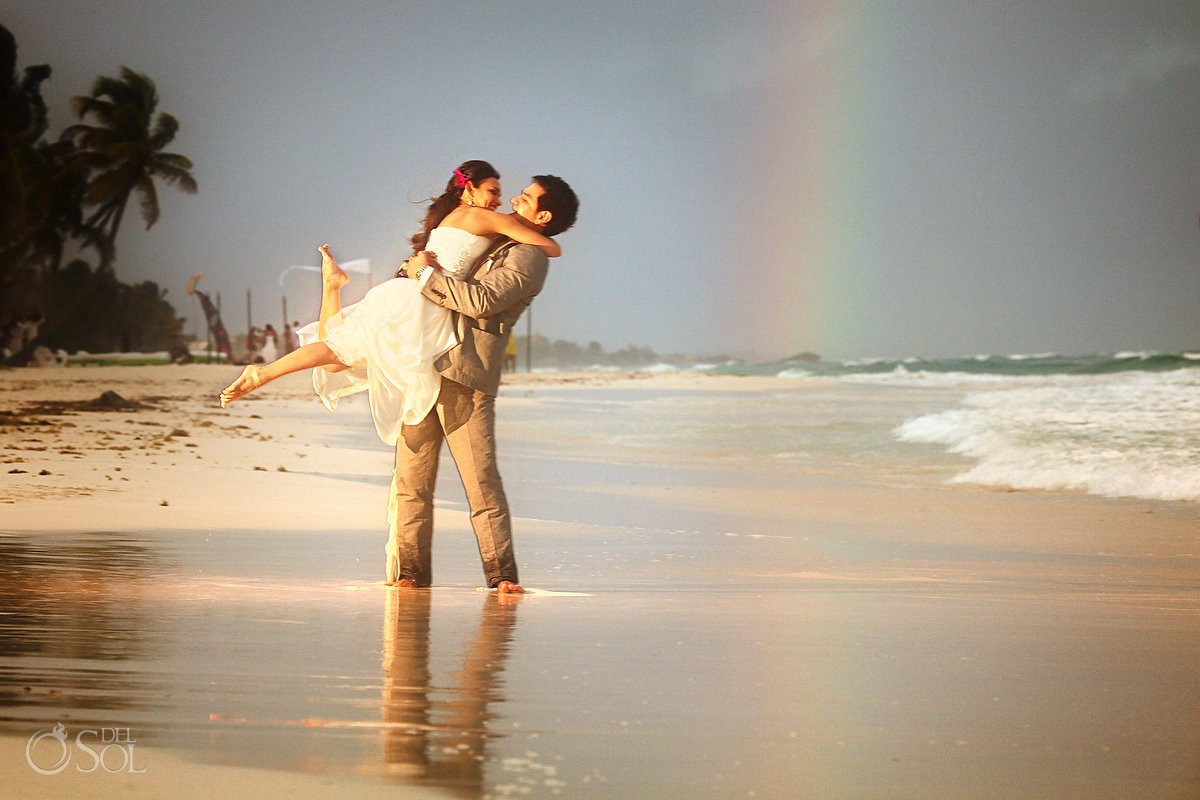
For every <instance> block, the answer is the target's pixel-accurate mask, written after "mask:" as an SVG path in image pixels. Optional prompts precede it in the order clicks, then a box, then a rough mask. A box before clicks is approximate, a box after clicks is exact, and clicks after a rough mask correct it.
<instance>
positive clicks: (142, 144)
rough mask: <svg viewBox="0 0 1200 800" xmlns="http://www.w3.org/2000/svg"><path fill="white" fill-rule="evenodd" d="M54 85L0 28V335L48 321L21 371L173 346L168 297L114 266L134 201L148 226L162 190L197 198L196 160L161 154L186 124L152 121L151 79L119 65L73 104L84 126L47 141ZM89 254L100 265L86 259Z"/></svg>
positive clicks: (28, 347)
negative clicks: (33, 363)
mask: <svg viewBox="0 0 1200 800" xmlns="http://www.w3.org/2000/svg"><path fill="white" fill-rule="evenodd" d="M49 77H50V67H49V66H48V65H45V64H43V65H38V66H33V67H27V68H26V69H25V70H23V71H22V72H20V73H18V69H17V47H16V40H15V39H14V38H13V36H12V34H11V33H10V32H9V31H8V30H7V29H5V28H4V27H3V26H0V84H2V86H0V92H2V97H0V208H2V209H3V213H2V214H0V325H2V326H3V329H2V330H0V333H3V334H4V335H5V339H6V340H7V338H8V336H7V334H8V333H9V324H10V323H11V322H14V321H16V320H18V319H27V318H28V317H29V316H30V315H31V314H41V315H45V320H44V322H43V323H42V324H41V326H40V329H39V332H38V336H37V338H36V339H34V340H33V341H31V342H28V343H26V344H24V346H23V348H21V349H20V351H19V352H16V353H14V354H12V355H11V356H10V357H9V362H10V363H24V362H25V361H27V360H28V358H29V356H30V354H31V353H32V351H33V349H34V347H35V346H36V345H46V346H48V347H50V348H51V349H57V348H63V349H66V350H69V351H73V350H78V349H84V350H118V349H120V350H129V349H134V350H137V349H147V350H162V349H167V348H169V347H171V346H172V345H174V344H177V343H178V341H179V339H180V334H179V330H180V327H181V325H182V321H181V320H179V319H177V318H176V316H175V311H174V309H173V308H172V307H171V306H170V304H168V303H167V302H166V301H165V299H164V295H165V291H162V290H160V289H159V287H158V286H157V285H156V284H155V283H153V282H149V281H147V282H144V283H141V284H138V285H136V286H129V285H126V284H123V283H121V282H120V281H119V280H117V278H116V275H115V272H114V269H113V266H114V263H115V261H116V239H117V234H118V232H119V231H120V229H121V223H122V221H123V219H124V215H125V210H126V207H127V206H128V204H129V202H130V200H131V199H132V198H134V197H136V199H137V205H138V210H139V212H140V214H141V217H142V219H143V220H144V221H145V223H146V227H147V228H150V227H151V226H153V225H154V223H155V222H156V221H157V220H158V218H159V213H160V208H159V201H158V191H157V185H156V184H157V182H159V181H161V182H165V183H166V184H168V185H171V186H175V187H177V188H179V189H181V190H183V191H185V192H189V193H194V192H195V191H196V181H195V178H194V177H192V174H191V168H192V162H191V161H190V160H189V159H187V158H186V157H184V156H182V155H178V154H176V153H169V152H166V151H165V149H164V148H166V146H167V145H169V144H170V143H171V141H173V140H174V138H175V135H176V133H177V132H178V130H179V123H178V121H177V120H176V119H175V118H174V117H173V116H171V115H170V114H166V113H158V114H157V115H156V114H155V112H156V110H157V107H158V94H157V91H156V89H155V86H154V82H153V81H152V80H150V78H148V77H146V76H145V75H143V74H141V73H138V72H135V71H133V70H131V69H128V68H127V67H122V68H121V74H120V76H119V77H117V78H112V77H104V76H101V77H99V78H97V79H96V81H95V83H94V84H93V85H92V89H91V93H90V94H88V95H83V96H77V97H74V98H72V101H71V107H72V111H73V112H74V114H75V116H76V117H77V118H78V119H79V120H80V121H79V123H77V124H74V125H71V126H69V127H68V128H67V129H66V130H64V131H63V132H62V135H61V136H60V137H59V138H58V139H57V140H47V139H46V134H47V132H48V130H49V127H50V124H49V114H48V111H47V108H46V104H45V101H44V100H43V99H42V95H41V87H42V84H43V83H44V82H45V81H46V80H47V79H48V78H49ZM89 252H90V253H91V254H92V255H93V257H94V259H95V264H94V265H93V264H91V263H89V262H88V261H87V260H85V259H84V256H85V255H86V254H88V253H89ZM68 255H70V256H72V257H71V258H70V259H69V260H68ZM64 262H66V263H65V265H64ZM0 344H3V345H8V344H9V342H8V341H4V342H0Z"/></svg>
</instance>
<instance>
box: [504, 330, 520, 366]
mask: <svg viewBox="0 0 1200 800" xmlns="http://www.w3.org/2000/svg"><path fill="white" fill-rule="evenodd" d="M504 371H505V372H516V371H517V337H515V336H509V337H508V344H507V345H506V346H505V348H504Z"/></svg>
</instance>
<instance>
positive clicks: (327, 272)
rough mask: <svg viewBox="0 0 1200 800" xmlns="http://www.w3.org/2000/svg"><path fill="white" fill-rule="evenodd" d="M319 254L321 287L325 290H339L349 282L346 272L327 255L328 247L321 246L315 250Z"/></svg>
mask: <svg viewBox="0 0 1200 800" xmlns="http://www.w3.org/2000/svg"><path fill="white" fill-rule="evenodd" d="M317 252H318V253H320V254H321V285H322V286H323V287H324V288H326V289H340V288H342V287H343V286H345V285H346V283H347V282H348V281H349V280H350V276H349V275H347V274H346V271H345V270H344V269H342V268H341V267H339V266H338V264H337V262H336V261H334V260H333V256H331V255H329V245H327V244H323V245H321V246H320V247H318V248H317Z"/></svg>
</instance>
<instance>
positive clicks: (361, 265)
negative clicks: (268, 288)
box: [279, 258, 371, 288]
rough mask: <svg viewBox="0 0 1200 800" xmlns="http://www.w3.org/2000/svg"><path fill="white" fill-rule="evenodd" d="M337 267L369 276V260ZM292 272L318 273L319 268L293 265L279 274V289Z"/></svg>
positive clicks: (353, 261) (350, 262) (362, 259)
mask: <svg viewBox="0 0 1200 800" xmlns="http://www.w3.org/2000/svg"><path fill="white" fill-rule="evenodd" d="M338 266H340V267H341V268H342V269H343V270H345V271H346V272H361V273H362V274H364V275H368V276H369V275H370V274H371V259H369V258H356V259H354V260H352V261H345V262H342V263H341V264H339V265H338ZM293 270H302V271H304V272H320V271H321V268H320V267H313V266H309V265H308V264H294V265H293V266H290V267H287V268H285V269H284V270H283V272H281V273H279V286H280V288H283V278H284V276H285V275H287V274H288V273H289V272H292V271H293Z"/></svg>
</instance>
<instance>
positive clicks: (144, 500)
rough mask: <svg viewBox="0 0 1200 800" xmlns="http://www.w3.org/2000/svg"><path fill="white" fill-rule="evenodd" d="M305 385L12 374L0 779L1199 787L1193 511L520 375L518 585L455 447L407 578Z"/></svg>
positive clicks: (471, 792)
mask: <svg viewBox="0 0 1200 800" xmlns="http://www.w3.org/2000/svg"><path fill="white" fill-rule="evenodd" d="M297 378H300V379H297V380H288V381H287V382H284V383H283V384H282V385H280V386H274V387H270V389H269V390H268V391H267V392H264V393H263V395H262V398H261V399H252V400H249V401H247V402H245V403H242V404H240V405H237V404H235V405H234V406H233V407H232V408H231V409H229V410H227V411H222V410H221V409H219V408H216V407H215V402H210V401H209V400H208V398H209V397H213V398H215V393H216V391H217V390H219V389H220V388H221V386H223V385H224V383H227V382H228V380H230V379H231V375H230V370H229V369H225V368H216V367H199V366H197V367H186V368H174V367H146V368H113V369H109V368H97V369H94V370H86V369H66V370H45V371H42V372H40V373H39V372H33V371H18V372H5V373H0V412H2V414H3V416H2V417H0V419H3V427H0V434H2V435H3V437H4V438H3V446H2V447H0V457H2V461H3V466H4V469H3V473H5V474H4V475H3V478H4V480H3V482H0V520H3V522H0V593H3V594H4V597H3V600H2V601H0V608H3V609H4V613H3V614H2V615H0V731H2V732H3V734H4V735H3V736H0V764H3V770H4V774H5V782H4V784H5V785H4V786H3V787H0V797H6V796H12V797H32V796H39V797H80V796H82V797H87V796H94V797H107V796H114V795H116V796H131V797H160V796H182V797H188V796H212V795H214V794H216V795H217V796H230V795H235V794H236V795H250V796H262V797H283V796H288V797H296V796H304V797H321V796H329V797H333V796H346V794H347V793H348V792H350V791H353V793H354V794H356V795H358V796H364V797H373V796H376V795H379V796H382V795H384V794H387V796H389V797H395V796H397V793H398V790H401V789H402V790H403V796H414V797H417V796H431V797H480V798H482V797H507V796H518V795H519V796H531V797H571V798H589V797H596V798H601V797H603V798H607V797H630V798H641V797H645V798H652V797H653V798H658V797H685V796H686V797H714V798H728V797H759V798H762V797H779V798H791V797H812V798H874V797H878V798H929V797H981V798H992V797H994V798H1009V797H1016V796H1019V797H1027V798H1028V797H1032V798H1128V797H1155V798H1173V797H1179V798H1185V797H1196V796H1197V794H1200V723H1198V722H1197V720H1200V671H1198V670H1197V669H1196V665H1197V664H1200V637H1198V636H1196V633H1195V632H1196V630H1197V623H1200V576H1198V573H1197V567H1198V566H1200V560H1198V559H1200V525H1198V522H1197V513H1196V509H1195V508H1194V507H1189V506H1185V505H1182V504H1168V503H1150V502H1137V501H1122V500H1103V499H1097V498H1088V497H1081V496H1075V495H1068V494H1056V493H1025V492H995V491H985V490H982V489H976V488H972V487H964V486H947V485H945V484H944V483H943V481H944V479H945V478H946V477H947V476H948V474H949V473H948V472H947V471H946V468H945V467H944V466H943V465H940V464H938V463H936V462H929V463H924V464H914V465H913V466H912V467H905V468H903V469H892V470H890V471H888V472H887V473H886V474H884V475H881V474H880V473H878V472H868V471H862V470H857V468H854V467H853V466H851V467H845V468H836V469H834V468H830V469H824V470H820V471H814V470H812V469H805V468H799V467H790V466H787V465H780V464H771V465H759V466H755V465H748V464H746V463H745V462H739V461H724V460H721V459H711V458H710V459H705V458H685V457H684V455H683V454H682V453H681V452H676V451H672V450H671V449H670V448H662V447H659V448H656V449H653V450H651V451H647V450H646V449H638V448H637V447H635V446H632V445H629V446H626V445H623V444H622V443H621V442H620V441H616V440H614V439H612V438H611V437H601V436H599V434H598V433H597V431H596V428H597V422H598V421H602V422H603V425H602V426H601V427H603V426H606V425H609V424H612V420H611V418H610V417H609V416H605V414H604V413H603V409H604V408H606V405H605V404H607V403H610V402H611V401H612V399H613V398H616V397H619V396H620V397H625V396H629V395H631V394H634V395H637V394H655V393H666V392H675V393H695V394H696V395H697V396H701V395H703V396H706V397H710V396H713V394H714V393H720V396H721V397H735V396H736V395H737V394H738V393H742V392H760V391H774V390H775V389H776V386H777V385H770V388H764V385H763V384H762V383H761V382H759V381H757V380H742V379H734V378H727V379H722V378H711V377H705V376H653V377H646V376H608V377H597V376H517V377H516V379H514V380H510V381H509V383H508V384H507V385H506V387H505V389H504V391H503V392H502V396H501V400H500V406H499V414H500V420H501V424H500V436H501V452H502V458H503V459H504V461H503V469H504V471H505V477H506V483H507V486H508V489H509V494H510V498H511V500H512V502H513V506H514V509H515V511H516V513H517V516H518V518H517V520H516V529H517V537H518V539H517V545H518V555H519V558H520V561H521V566H522V570H523V575H522V578H523V581H524V582H525V583H526V584H527V585H528V586H530V587H531V588H532V589H533V590H534V591H533V592H531V593H530V594H529V595H527V596H524V597H514V598H501V597H498V596H497V595H495V594H494V593H489V592H484V591H481V590H480V588H479V586H478V584H479V582H480V580H481V575H480V570H479V566H478V556H477V554H476V553H475V551H474V542H473V539H472V537H471V535H470V533H469V525H468V522H467V517H466V513H465V507H464V504H463V502H462V500H461V490H460V489H458V487H457V485H456V484H457V478H456V476H455V474H454V471H453V469H452V467H451V465H450V463H449V461H447V462H446V463H445V465H444V468H443V470H442V475H441V477H440V478H439V481H440V483H439V498H440V499H439V503H438V507H437V514H436V525H437V534H436V536H435V541H436V546H437V549H436V552H435V581H436V584H437V586H436V588H434V589H432V590H429V591H419V592H411V591H409V592H406V591H400V590H395V589H390V588H388V587H386V586H383V585H382V584H381V583H380V579H381V577H382V568H383V567H382V565H383V559H382V546H383V539H382V536H383V530H384V524H383V519H382V509H383V504H384V502H385V493H386V486H387V478H388V471H389V469H390V454H389V453H388V452H387V449H386V448H385V447H384V446H383V445H381V444H380V443H379V442H378V440H374V439H373V436H374V434H373V431H372V430H371V425H370V422H369V418H368V417H367V415H366V414H365V410H363V411H362V412H361V413H359V414H358V417H359V418H358V420H357V422H355V421H354V413H352V414H351V415H350V416H349V418H348V417H347V416H343V415H331V414H329V413H328V412H326V411H325V410H324V409H323V408H321V407H320V406H319V404H317V403H316V401H315V400H312V399H311V398H309V397H308V392H307V385H306V381H305V380H304V379H302V378H303V376H297ZM106 389H111V390H114V391H116V392H118V393H119V394H120V395H121V396H122V397H124V398H126V399H130V400H135V401H137V402H140V403H143V404H144V405H147V406H150V408H142V409H101V410H97V409H93V408H87V409H85V408H82V407H80V406H72V405H69V404H71V403H86V402H88V401H91V400H93V399H95V398H97V397H98V396H99V395H100V393H101V392H102V391H103V390H106ZM810 390H811V389H810V388H806V387H803V386H797V387H795V388H794V389H789V390H788V391H796V392H804V391H810ZM39 404H42V405H40V406H39ZM54 404H58V405H57V406H55V405H54ZM64 404H66V405H64ZM549 411H552V412H553V413H547V412H549ZM621 422H626V423H628V425H630V426H634V425H636V422H637V421H636V420H622V421H621ZM601 440H603V441H601ZM601 445H602V447H601ZM123 448H124V449H123ZM15 470H16V471H15ZM42 472H45V473H48V474H41V473H42ZM56 723H62V724H63V725H64V726H65V728H66V733H67V735H68V737H69V738H68V740H67V742H66V743H64V744H63V745H59V744H58V742H57V740H53V739H49V738H45V737H43V738H40V739H37V741H36V745H35V746H34V748H33V750H32V757H33V761H34V764H35V765H36V766H39V767H41V768H47V767H51V766H55V765H56V764H57V763H58V761H59V755H60V754H62V753H66V754H67V755H68V761H67V763H66V764H65V766H64V768H63V770H62V771H61V772H60V773H58V774H56V775H41V774H39V773H38V772H36V771H35V770H34V769H33V768H32V766H31V765H30V764H29V763H28V759H27V757H26V748H27V746H28V745H29V744H30V742H31V739H32V738H33V737H35V736H37V735H38V734H39V733H40V732H43V731H50V730H51V729H52V728H53V726H54V725H55V724H56ZM106 729H107V730H108V731H111V732H119V731H124V734H116V736H117V738H120V736H122V735H123V736H124V737H125V739H126V740H128V739H133V740H135V741H136V744H135V746H134V748H133V749H132V751H130V749H129V747H128V745H127V744H123V743H114V744H113V745H112V746H111V748H110V750H109V751H108V752H107V753H106V761H105V763H104V764H100V765H95V764H94V762H92V761H91V760H89V756H88V751H87V750H85V749H84V748H83V747H81V746H80V744H79V743H78V742H77V740H76V738H75V737H78V736H79V735H80V734H81V733H82V734H83V735H84V743H85V744H86V743H87V742H88V741H93V742H94V741H95V739H96V737H100V736H102V735H103V732H104V731H105V730H106ZM93 730H94V731H97V733H96V734H94V735H92V734H88V733H87V732H88V731H93ZM89 736H92V737H93V738H92V739H89V738H88V737H89ZM95 749H97V750H98V749H99V748H98V747H97V748H95ZM131 752H132V754H133V757H132V758H127V756H128V755H129V754H130V753H131ZM89 766H96V768H95V769H92V770H90V771H81V770H84V769H86V768H87V767H89ZM131 769H132V770H144V771H141V772H138V771H131Z"/></svg>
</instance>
